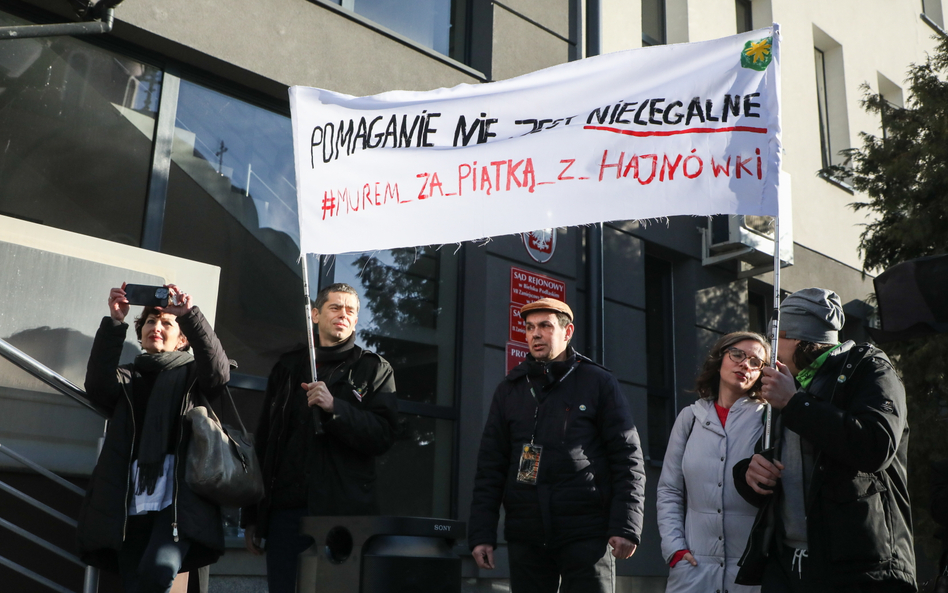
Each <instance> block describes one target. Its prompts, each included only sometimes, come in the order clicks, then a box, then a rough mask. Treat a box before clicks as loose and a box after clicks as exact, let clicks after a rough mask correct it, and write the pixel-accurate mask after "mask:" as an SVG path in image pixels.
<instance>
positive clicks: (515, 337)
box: [508, 303, 527, 344]
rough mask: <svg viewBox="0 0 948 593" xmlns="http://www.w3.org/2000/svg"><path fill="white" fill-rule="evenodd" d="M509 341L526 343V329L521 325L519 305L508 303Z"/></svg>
mask: <svg viewBox="0 0 948 593" xmlns="http://www.w3.org/2000/svg"><path fill="white" fill-rule="evenodd" d="M508 339H509V340H510V341H511V342H520V343H521V344H526V343H527V334H526V329H524V327H523V319H521V318H520V305H518V304H517V303H510V336H509V338H508Z"/></svg>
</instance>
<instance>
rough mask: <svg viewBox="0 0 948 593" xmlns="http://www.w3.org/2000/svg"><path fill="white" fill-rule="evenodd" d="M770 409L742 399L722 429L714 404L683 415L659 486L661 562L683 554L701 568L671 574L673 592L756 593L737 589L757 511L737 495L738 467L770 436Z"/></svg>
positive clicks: (680, 567)
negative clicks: (765, 417) (767, 430)
mask: <svg viewBox="0 0 948 593" xmlns="http://www.w3.org/2000/svg"><path fill="white" fill-rule="evenodd" d="M763 409H764V406H763V404H761V403H759V402H756V401H754V400H752V399H750V398H747V397H743V398H741V399H740V400H738V401H737V402H736V403H735V404H734V405H733V406H732V407H731V409H730V411H729V412H728V416H727V420H726V423H725V426H721V421H720V419H719V418H718V415H717V412H716V411H715V409H714V402H713V401H709V400H703V399H699V400H698V401H696V402H695V403H694V404H692V405H690V406H688V407H687V408H685V409H684V410H682V411H681V413H680V414H679V415H678V418H677V420H675V426H674V427H673V428H672V434H671V437H669V440H668V449H667V450H666V451H665V461H664V464H663V466H662V476H661V479H660V480H659V482H658V494H657V503H656V504H657V510H658V531H659V533H660V534H661V536H662V556H663V557H664V558H665V562H670V561H671V559H672V557H673V556H674V555H675V553H676V552H678V551H679V550H690V551H691V553H692V555H694V557H695V560H696V561H697V563H698V565H697V566H692V565H691V564H690V563H689V562H688V561H687V560H681V561H680V562H678V563H677V564H676V565H675V566H674V567H673V568H670V569H669V575H668V586H667V588H666V589H665V590H666V592H667V593H683V592H693V593H756V592H757V591H759V590H760V587H745V586H741V585H735V584H734V578H735V577H736V576H737V569H738V567H737V561H738V560H739V559H740V557H741V554H742V553H743V552H744V547H745V545H746V544H747V536H748V535H749V534H750V530H751V526H752V525H753V523H754V517H755V516H756V514H757V509H756V508H755V507H754V506H752V505H751V504H749V503H748V502H746V501H745V500H744V499H743V498H741V496H740V495H739V494H738V493H737V490H736V489H735V488H734V482H733V478H732V477H731V476H732V470H733V468H734V464H735V463H737V462H739V461H741V460H742V459H746V458H748V457H750V456H751V455H753V453H754V445H755V443H757V440H758V439H759V438H760V436H761V434H762V433H763V428H764V427H763V414H762V412H763Z"/></svg>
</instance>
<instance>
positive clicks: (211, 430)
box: [184, 389, 263, 508]
mask: <svg viewBox="0 0 948 593" xmlns="http://www.w3.org/2000/svg"><path fill="white" fill-rule="evenodd" d="M226 391H227V399H228V400H230V405H231V408H232V409H233V410H234V415H235V416H236V417H237V422H238V423H239V424H240V431H239V432H238V431H236V430H234V429H233V428H229V427H227V426H224V425H223V424H221V421H220V420H219V419H218V418H217V415H216V414H215V413H214V410H213V409H212V408H211V407H210V406H195V407H193V408H191V409H190V410H189V411H188V413H187V417H188V420H189V421H190V422H191V444H190V446H189V448H188V456H187V464H186V466H185V470H184V479H185V481H186V482H187V484H188V486H189V487H190V488H191V490H192V491H193V492H194V493H196V494H198V495H199V496H203V497H204V498H207V499H208V500H211V501H213V502H215V503H217V504H219V505H221V506H225V507H237V508H240V507H245V506H250V505H252V504H256V503H258V502H260V500H261V499H262V498H263V473H262V472H261V471H260V463H259V462H258V461H257V455H256V453H255V452H254V448H253V436H251V435H250V433H248V432H247V429H246V428H245V427H244V423H243V421H242V420H241V419H240V414H238V413H237V406H236V405H234V398H233V397H231V395H230V389H227V390H226Z"/></svg>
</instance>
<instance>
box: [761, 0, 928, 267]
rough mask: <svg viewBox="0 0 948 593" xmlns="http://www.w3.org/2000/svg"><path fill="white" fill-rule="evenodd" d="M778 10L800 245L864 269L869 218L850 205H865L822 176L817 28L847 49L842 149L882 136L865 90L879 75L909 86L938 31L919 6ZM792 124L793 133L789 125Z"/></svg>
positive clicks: (902, 1)
mask: <svg viewBox="0 0 948 593" xmlns="http://www.w3.org/2000/svg"><path fill="white" fill-rule="evenodd" d="M772 7H773V15H774V20H776V21H777V22H778V23H780V25H781V31H782V34H783V46H782V83H783V89H782V97H781V100H782V103H783V123H784V129H783V142H784V147H785V149H786V152H785V154H784V165H783V169H784V170H785V171H788V172H790V173H791V175H793V180H794V184H793V200H794V205H793V227H794V240H795V241H796V242H797V243H799V244H802V245H804V246H806V247H808V248H810V249H812V250H814V251H817V252H819V253H822V254H824V255H827V256H829V257H831V258H833V259H836V260H838V261H840V262H842V263H844V264H846V265H848V266H851V267H854V268H857V269H858V268H861V266H862V261H861V259H860V257H859V254H858V243H859V235H860V233H861V232H862V230H863V227H862V226H861V225H862V224H864V223H865V222H866V221H867V218H866V217H865V215H864V214H863V213H856V212H853V210H852V208H850V207H849V204H850V203H852V202H854V201H859V200H861V199H862V198H860V196H858V195H856V196H854V195H852V194H850V193H848V192H846V191H845V190H843V189H840V188H838V187H836V186H833V185H832V184H830V183H828V182H826V181H825V180H823V179H820V178H819V177H817V176H816V173H817V171H818V170H819V169H820V168H821V167H822V162H821V157H820V149H819V148H820V136H819V114H818V111H817V104H816V82H815V81H816V75H815V69H814V61H813V47H814V43H815V40H814V35H813V27H814V26H816V27H818V28H819V30H821V31H823V32H824V33H826V35H828V36H829V37H831V38H832V39H833V40H834V41H836V42H837V43H839V44H840V46H841V48H842V54H843V60H844V68H843V69H842V70H843V77H844V80H843V81H842V84H843V91H844V93H845V99H846V104H845V107H846V114H847V119H848V122H847V123H848V126H847V127H848V134H847V136H848V137H847V138H843V139H841V140H842V141H843V142H842V144H841V145H842V146H854V145H855V146H858V145H860V140H859V137H858V134H859V132H860V131H867V132H870V133H878V130H879V121H878V118H877V117H875V116H873V115H870V114H867V113H865V112H864V111H863V110H862V109H861V108H860V106H859V101H860V99H861V98H862V93H861V91H860V89H859V86H860V85H861V84H862V83H864V82H869V83H870V85H871V86H872V87H873V89H875V88H876V87H877V86H878V82H877V81H878V74H879V73H881V74H883V75H884V76H885V77H887V78H888V79H890V80H893V81H899V82H900V83H901V81H903V80H904V79H905V73H906V71H907V69H908V67H909V64H910V63H912V62H918V61H921V60H923V59H924V56H925V52H929V51H931V50H932V49H933V48H934V42H933V41H932V40H931V39H930V37H931V35H932V33H933V31H932V29H931V28H930V27H929V26H928V25H926V24H925V23H924V22H922V20H921V19H920V18H919V12H920V9H919V6H918V3H917V2H915V1H911V0H898V1H892V0H868V1H862V2H857V1H855V0H846V1H842V2H834V3H831V4H826V3H821V2H816V1H807V2H799V1H791V0H773V2H772ZM755 10H756V8H755ZM840 15H847V16H846V18H840ZM906 94H907V92H906ZM790 122H792V124H793V125H788V124H789V123H790ZM836 140H840V138H838V137H837V139H836ZM837 144H838V142H837Z"/></svg>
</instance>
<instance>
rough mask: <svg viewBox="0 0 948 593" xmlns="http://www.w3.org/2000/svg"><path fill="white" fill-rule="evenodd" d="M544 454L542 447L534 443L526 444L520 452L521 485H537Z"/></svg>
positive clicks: (519, 479)
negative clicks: (541, 459) (541, 457)
mask: <svg viewBox="0 0 948 593" xmlns="http://www.w3.org/2000/svg"><path fill="white" fill-rule="evenodd" d="M541 453H543V447H542V446H541V445H534V444H533V443H524V444H523V447H522V448H521V450H520V467H519V469H518V470H517V481H518V482H520V483H521V484H532V485H534V486H535V485H536V483H537V472H538V471H539V470H540V454H541Z"/></svg>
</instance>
